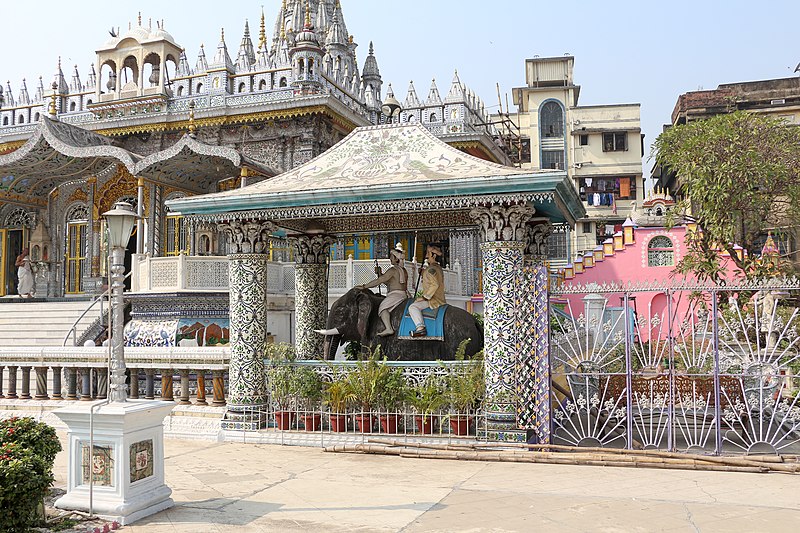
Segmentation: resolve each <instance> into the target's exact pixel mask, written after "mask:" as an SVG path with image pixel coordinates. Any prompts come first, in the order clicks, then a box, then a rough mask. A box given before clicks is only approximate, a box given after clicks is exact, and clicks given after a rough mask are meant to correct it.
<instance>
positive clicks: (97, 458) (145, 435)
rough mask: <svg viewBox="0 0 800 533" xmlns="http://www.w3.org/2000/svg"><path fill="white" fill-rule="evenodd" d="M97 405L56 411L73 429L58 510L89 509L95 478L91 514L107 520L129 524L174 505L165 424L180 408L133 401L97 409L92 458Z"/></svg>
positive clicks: (70, 429)
mask: <svg viewBox="0 0 800 533" xmlns="http://www.w3.org/2000/svg"><path fill="white" fill-rule="evenodd" d="M94 403H96V402H93V403H78V404H75V405H73V406H70V407H64V408H62V409H58V410H56V411H54V412H53V414H55V415H56V416H57V417H58V418H60V419H61V420H62V421H63V422H64V423H65V424H66V425H67V427H68V428H69V433H68V436H69V466H68V469H69V471H68V473H67V493H66V494H65V495H64V496H62V497H61V498H59V499H58V500H57V501H56V503H55V506H56V507H58V508H59V509H70V510H79V511H89V483H90V481H89V479H90V477H89V476H90V475H92V476H94V483H93V489H92V511H93V512H94V513H95V514H97V515H100V516H102V517H104V518H108V519H109V520H116V521H118V522H119V523H120V524H123V525H124V524H130V523H132V522H134V521H136V520H139V519H140V518H144V517H145V516H148V515H151V514H153V513H157V512H159V511H162V510H164V509H167V508H168V507H172V505H173V501H172V498H170V494H172V489H170V488H169V487H167V486H166V485H165V484H164V427H163V422H164V417H165V416H167V415H168V414H169V412H170V411H171V410H172V408H173V407H175V404H174V403H173V402H160V401H152V400H128V401H127V402H124V403H121V402H119V403H109V404H106V405H103V406H101V407H98V408H96V409H95V411H94V414H93V415H92V416H93V426H94V457H91V456H90V451H89V450H90V447H89V415H90V413H89V411H90V408H91V406H92V405H93V404H94Z"/></svg>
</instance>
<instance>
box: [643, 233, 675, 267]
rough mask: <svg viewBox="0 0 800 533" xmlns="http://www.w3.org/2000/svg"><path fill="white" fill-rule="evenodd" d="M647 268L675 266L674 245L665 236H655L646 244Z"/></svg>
mask: <svg viewBox="0 0 800 533" xmlns="http://www.w3.org/2000/svg"><path fill="white" fill-rule="evenodd" d="M647 266H651V267H662V266H675V245H674V244H673V242H672V239H670V238H669V237H667V236H666V235H656V236H655V237H653V238H652V239H650V241H649V242H648V243H647Z"/></svg>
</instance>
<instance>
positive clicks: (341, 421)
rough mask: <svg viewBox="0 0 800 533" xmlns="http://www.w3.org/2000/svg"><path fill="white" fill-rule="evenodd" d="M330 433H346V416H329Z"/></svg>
mask: <svg viewBox="0 0 800 533" xmlns="http://www.w3.org/2000/svg"><path fill="white" fill-rule="evenodd" d="M330 422H331V431H335V432H337V433H344V432H345V431H347V415H341V414H338V413H336V414H334V413H332V414H331V415H330Z"/></svg>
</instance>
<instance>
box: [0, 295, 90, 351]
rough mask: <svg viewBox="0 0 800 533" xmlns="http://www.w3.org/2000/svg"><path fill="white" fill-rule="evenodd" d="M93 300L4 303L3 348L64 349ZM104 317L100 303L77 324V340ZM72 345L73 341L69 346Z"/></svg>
mask: <svg viewBox="0 0 800 533" xmlns="http://www.w3.org/2000/svg"><path fill="white" fill-rule="evenodd" d="M90 303H91V302H90V300H89V299H84V298H81V299H66V298H65V299H61V300H56V301H53V300H48V301H31V302H25V301H19V300H18V299H17V301H8V300H5V301H3V302H2V303H0V347H2V346H9V347H23V346H28V347H41V346H61V345H62V344H63V342H64V337H65V336H66V335H67V333H68V332H69V331H70V329H71V328H72V325H73V323H74V322H75V320H76V319H77V318H78V317H79V316H80V315H81V313H83V312H84V311H85V310H86V308H87V307H88V306H89V304H90ZM99 317H100V304H99V303H98V304H95V305H94V307H93V308H92V309H91V310H90V311H89V312H88V313H87V314H86V315H85V316H84V317H83V318H82V319H81V321H80V322H79V323H78V325H77V337H78V338H80V336H81V334H82V333H83V332H84V331H85V330H86V329H87V328H89V327H90V326H91V325H92V324H93V323H94V322H95V321H97V320H98V319H99ZM67 345H68V346H71V345H72V339H71V338H70V340H69V341H68V343H67Z"/></svg>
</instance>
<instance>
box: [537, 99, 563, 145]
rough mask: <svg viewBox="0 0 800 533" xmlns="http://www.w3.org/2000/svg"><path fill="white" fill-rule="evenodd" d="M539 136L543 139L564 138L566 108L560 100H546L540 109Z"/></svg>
mask: <svg viewBox="0 0 800 533" xmlns="http://www.w3.org/2000/svg"><path fill="white" fill-rule="evenodd" d="M539 135H540V136H541V138H542V139H546V138H559V139H563V138H564V107H563V105H562V104H561V102H559V101H558V100H546V101H544V102H543V103H542V105H541V107H539Z"/></svg>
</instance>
